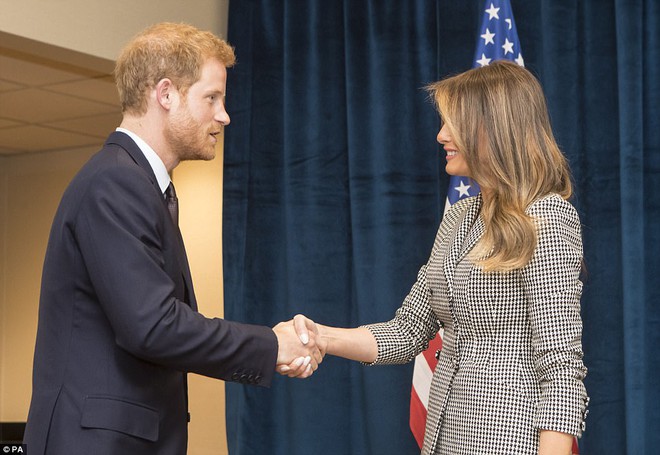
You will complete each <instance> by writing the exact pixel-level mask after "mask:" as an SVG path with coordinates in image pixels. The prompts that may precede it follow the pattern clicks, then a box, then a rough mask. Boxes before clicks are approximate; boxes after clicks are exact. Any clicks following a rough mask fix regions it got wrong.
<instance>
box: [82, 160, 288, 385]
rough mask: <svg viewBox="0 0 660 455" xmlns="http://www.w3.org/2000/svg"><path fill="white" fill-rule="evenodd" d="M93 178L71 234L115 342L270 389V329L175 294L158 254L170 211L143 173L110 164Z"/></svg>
mask: <svg viewBox="0 0 660 455" xmlns="http://www.w3.org/2000/svg"><path fill="white" fill-rule="evenodd" d="M93 178H94V182H93V184H90V185H88V186H87V189H86V194H85V195H84V196H83V197H82V198H81V200H80V201H81V202H80V207H79V210H78V213H77V216H76V218H75V220H76V222H75V227H74V230H75V234H74V235H75V239H76V241H77V243H78V248H79V250H80V254H81V256H82V258H83V262H84V264H85V267H86V268H87V270H88V275H89V279H90V281H91V284H92V288H93V289H94V292H96V294H97V299H98V301H99V302H100V305H101V306H102V308H103V311H104V313H105V315H106V316H107V318H108V320H109V323H110V325H111V327H112V329H113V332H114V336H115V341H116V343H117V344H118V345H119V346H120V347H121V348H123V349H124V350H126V351H128V352H130V353H132V354H133V355H135V356H136V357H139V358H141V359H144V360H147V361H150V362H153V363H156V364H159V365H163V366H167V367H169V368H173V369H177V370H180V371H186V372H195V373H199V374H202V375H206V376H211V377H215V378H219V379H224V380H229V381H231V380H238V379H239V378H241V376H246V375H244V374H241V373H246V372H249V373H250V374H249V376H250V377H252V378H258V380H256V379H255V380H254V381H252V382H253V383H258V384H259V385H266V386H267V385H269V384H270V381H271V379H272V376H273V372H274V368H275V362H276V359H277V349H278V347H277V338H276V336H275V334H274V332H273V331H272V330H271V329H270V328H268V327H262V326H256V325H248V324H239V323H235V322H230V321H225V320H223V319H217V318H214V319H210V318H206V317H204V316H203V315H201V314H199V313H198V312H196V311H194V310H193V309H192V308H191V307H190V306H189V305H188V304H187V303H186V302H182V301H180V300H178V299H177V298H176V297H175V295H174V292H175V284H174V282H173V281H172V279H171V277H170V276H169V275H168V273H167V271H166V267H165V261H166V258H165V255H164V253H163V252H164V248H166V243H167V242H166V240H165V232H164V224H165V223H166V222H169V220H167V221H166V218H165V217H166V216H167V211H165V210H163V202H162V200H161V199H160V198H161V195H160V194H159V193H158V191H157V190H156V189H155V187H154V185H153V184H152V183H151V181H150V180H149V179H148V177H147V176H146V175H145V174H144V172H143V171H142V170H141V169H140V168H139V167H137V166H115V167H109V168H104V169H103V170H101V171H99V172H97V173H96V174H95V175H94V177H93ZM170 243H171V241H170ZM241 379H242V378H241Z"/></svg>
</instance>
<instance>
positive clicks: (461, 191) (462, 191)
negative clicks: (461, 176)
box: [454, 180, 471, 198]
mask: <svg viewBox="0 0 660 455" xmlns="http://www.w3.org/2000/svg"><path fill="white" fill-rule="evenodd" d="M470 186H471V185H466V184H465V183H463V180H461V184H460V185H458V186H456V187H454V189H455V190H456V191H458V197H459V198H461V197H468V196H469V195H470V193H469V191H468V190H469V189H470Z"/></svg>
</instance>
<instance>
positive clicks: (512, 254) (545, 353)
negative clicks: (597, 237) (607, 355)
mask: <svg viewBox="0 0 660 455" xmlns="http://www.w3.org/2000/svg"><path fill="white" fill-rule="evenodd" d="M429 91H430V93H431V95H432V96H433V98H434V100H435V102H436V105H437V108H438V110H439V112H440V115H441V117H442V123H443V125H442V128H441V129H440V132H439V133H438V138H437V139H438V142H439V143H440V144H442V145H443V147H444V149H445V151H446V153H447V165H446V170H447V172H448V173H449V174H451V175H462V176H468V177H470V178H472V179H473V180H474V181H476V182H477V183H478V184H479V186H480V187H481V193H480V194H479V195H478V196H476V197H471V198H466V199H464V200H461V201H459V202H458V203H456V204H455V205H454V206H452V207H451V208H450V209H449V211H448V212H447V213H446V214H445V216H444V219H443V221H442V224H441V225H440V228H439V230H438V234H437V237H436V239H435V244H434V246H433V250H432V252H431V255H430V258H429V260H428V262H427V264H426V265H424V266H423V267H422V268H421V270H420V271H419V274H418V277H417V282H416V283H415V284H414V286H413V287H412V290H411V291H410V293H409V294H408V296H407V297H406V299H405V300H404V302H403V304H402V306H401V307H400V308H399V309H398V310H397V312H396V315H395V316H394V318H393V319H392V320H391V321H389V322H384V323H380V324H371V325H367V326H364V327H360V328H356V329H340V328H333V327H327V326H322V325H320V324H318V325H317V329H318V332H319V334H320V335H321V339H322V340H324V342H327V346H326V349H327V353H328V354H331V355H337V356H341V357H345V358H348V359H353V360H358V361H361V362H364V363H367V364H370V365H377V364H394V363H405V362H409V361H411V360H413V359H414V358H415V356H416V355H417V354H419V353H420V352H421V351H422V350H424V349H425V348H426V347H427V345H428V341H429V340H430V339H431V338H433V336H434V335H435V333H436V332H437V331H438V329H439V328H440V327H443V328H444V340H443V349H442V351H441V352H440V356H439V361H438V366H437V367H436V370H435V372H434V375H433V381H432V385H431V390H430V399H429V409H428V418H427V425H426V433H425V437H424V447H423V449H422V453H423V454H435V453H438V454H452V455H454V454H479V453H488V454H514V453H515V454H536V453H539V454H549V453H557V454H568V453H570V451H571V445H572V440H573V436H580V435H581V433H582V431H583V429H584V423H583V422H584V417H585V415H586V406H587V402H588V398H587V395H586V391H585V388H584V385H583V382H582V380H583V378H584V377H585V375H586V368H585V367H584V365H583V363H582V356H583V354H582V347H581V332H582V323H581V319H580V295H581V290H582V283H581V281H580V279H579V275H580V270H581V264H582V241H581V232H580V220H579V218H578V215H577V212H576V211H575V209H574V208H573V206H572V205H571V204H570V203H569V202H567V199H568V198H569V197H570V196H571V194H572V189H571V181H570V174H569V169H568V164H567V161H566V159H565V157H564V156H563V155H562V153H561V151H560V150H559V148H558V146H557V144H556V142H555V140H554V138H553V134H552V131H551V127H550V121H549V118H548V113H547V108H546V103H545V99H544V96H543V92H542V89H541V86H540V84H539V83H538V81H537V80H536V79H535V78H534V77H533V76H532V75H531V74H530V73H529V72H528V71H527V70H525V69H524V68H522V67H520V66H518V65H516V64H515V63H511V62H506V61H500V62H494V63H493V64H491V65H489V66H485V67H482V68H476V69H472V70H470V71H467V72H465V73H463V74H459V75H457V76H454V77H450V78H448V79H445V80H442V81H440V82H437V83H435V84H432V85H431V86H430V87H429ZM297 318H300V316H299V317H297ZM298 326H301V324H300V323H298ZM299 371H300V370H299V369H297V368H296V367H294V366H286V367H280V373H282V374H288V375H292V376H293V375H296V374H299Z"/></svg>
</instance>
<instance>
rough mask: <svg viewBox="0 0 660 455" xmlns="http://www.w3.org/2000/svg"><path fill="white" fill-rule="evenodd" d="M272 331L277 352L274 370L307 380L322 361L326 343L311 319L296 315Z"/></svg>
mask: <svg viewBox="0 0 660 455" xmlns="http://www.w3.org/2000/svg"><path fill="white" fill-rule="evenodd" d="M273 331H274V332H275V335H277V340H278V342H279V351H278V355H277V366H276V370H277V372H278V373H280V374H282V375H284V376H288V377H290V378H308V377H309V376H311V375H312V374H313V373H314V371H316V370H317V369H318V366H319V364H320V363H321V362H322V361H323V356H324V355H325V351H326V347H327V346H326V343H325V341H324V340H322V338H321V337H320V336H319V331H318V328H317V326H316V324H315V323H314V321H312V320H311V319H309V318H307V317H305V316H303V315H301V314H298V315H296V316H295V317H294V318H293V319H292V320H291V321H286V322H280V323H279V324H277V325H276V326H275V327H274V328H273Z"/></svg>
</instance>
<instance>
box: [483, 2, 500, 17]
mask: <svg viewBox="0 0 660 455" xmlns="http://www.w3.org/2000/svg"><path fill="white" fill-rule="evenodd" d="M499 10H500V9H499V8H495V7H494V6H493V4H492V3H491V4H490V8H488V9H487V10H486V12H487V13H488V16H489V17H488V20H491V19H492V18H495V19H499V18H500V16H499V14H497V13H498V11H499Z"/></svg>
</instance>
